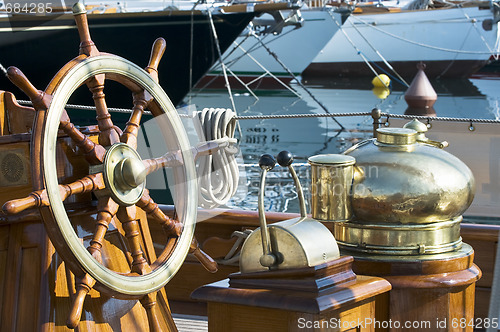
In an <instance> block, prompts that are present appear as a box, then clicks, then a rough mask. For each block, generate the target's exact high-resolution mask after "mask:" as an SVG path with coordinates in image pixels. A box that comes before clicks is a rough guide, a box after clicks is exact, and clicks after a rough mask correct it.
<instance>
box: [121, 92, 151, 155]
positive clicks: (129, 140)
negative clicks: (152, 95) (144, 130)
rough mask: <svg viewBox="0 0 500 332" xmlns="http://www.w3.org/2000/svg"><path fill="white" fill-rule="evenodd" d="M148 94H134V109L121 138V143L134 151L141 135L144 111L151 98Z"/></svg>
mask: <svg viewBox="0 0 500 332" xmlns="http://www.w3.org/2000/svg"><path fill="white" fill-rule="evenodd" d="M146 94H147V93H146V92H143V93H136V94H134V107H133V109H132V114H131V115H130V119H129V120H128V122H127V124H126V125H125V130H124V131H123V134H122V135H121V137H120V141H121V142H122V143H126V144H128V145H130V146H131V147H133V148H134V149H136V148H137V135H138V133H139V126H140V124H141V119H142V115H143V113H144V109H145V108H146V106H147V104H148V103H149V101H148V99H149V98H148V96H146Z"/></svg>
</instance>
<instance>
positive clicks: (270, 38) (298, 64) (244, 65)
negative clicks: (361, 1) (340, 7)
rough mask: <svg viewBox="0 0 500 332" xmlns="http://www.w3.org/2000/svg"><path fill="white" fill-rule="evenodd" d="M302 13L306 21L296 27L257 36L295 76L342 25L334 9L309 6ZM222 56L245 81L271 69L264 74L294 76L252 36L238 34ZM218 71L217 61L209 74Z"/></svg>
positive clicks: (281, 76) (289, 77)
mask: <svg viewBox="0 0 500 332" xmlns="http://www.w3.org/2000/svg"><path fill="white" fill-rule="evenodd" d="M302 17H303V18H304V21H305V22H304V26H303V27H301V28H299V29H295V28H294V27H292V26H287V27H284V28H283V32H281V33H280V34H277V35H272V34H266V35H264V36H261V37H260V38H261V40H262V41H263V42H264V43H265V45H266V46H267V47H268V48H269V49H270V50H271V51H272V52H273V53H275V54H276V56H277V57H278V59H279V61H280V62H281V63H282V64H283V65H285V67H286V68H287V69H288V70H289V71H290V72H291V73H292V74H293V75H295V76H298V75H300V73H301V72H302V71H303V70H304V69H305V68H306V67H307V66H308V65H309V64H310V63H311V61H312V60H313V59H314V57H315V56H316V55H317V54H318V53H319V51H320V50H321V49H322V48H323V47H324V46H325V45H326V43H327V42H328V41H329V40H330V39H331V38H332V37H333V35H334V34H335V33H336V32H337V31H338V30H339V27H340V26H341V25H342V18H341V15H340V14H339V13H336V12H333V11H330V12H329V11H326V10H320V9H310V10H305V11H302ZM237 45H239V47H238V46H237ZM246 52H248V53H249V55H247V54H246ZM223 59H224V64H225V65H226V67H227V68H229V69H230V71H231V72H232V73H234V74H235V75H236V76H238V77H239V78H240V79H242V80H244V81H245V82H249V81H250V80H252V79H255V78H258V77H260V76H261V75H263V74H265V73H266V71H269V73H270V74H269V73H268V74H267V75H266V77H267V78H271V77H272V76H276V77H280V78H285V79H287V78H288V79H291V78H292V77H293V76H292V75H291V74H290V73H289V72H288V70H286V69H285V68H284V67H283V65H282V64H280V62H278V61H277V60H276V58H275V57H274V56H273V55H272V54H270V53H269V52H268V50H266V49H265V48H264V47H263V46H262V45H261V43H260V41H259V40H258V39H257V38H255V37H253V36H248V37H247V36H240V37H238V38H237V39H236V41H235V43H233V48H229V49H228V50H227V51H226V52H225V53H224V56H223ZM221 75H222V69H221V65H220V63H217V64H216V65H215V66H214V67H213V68H212V70H211V72H210V76H211V77H212V78H213V77H214V76H221ZM228 75H230V76H231V74H230V72H228Z"/></svg>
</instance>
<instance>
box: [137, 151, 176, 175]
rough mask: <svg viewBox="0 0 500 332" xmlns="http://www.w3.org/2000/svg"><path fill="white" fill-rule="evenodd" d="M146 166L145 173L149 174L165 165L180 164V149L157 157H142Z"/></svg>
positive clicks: (173, 165)
mask: <svg viewBox="0 0 500 332" xmlns="http://www.w3.org/2000/svg"><path fill="white" fill-rule="evenodd" d="M142 163H143V164H144V166H145V167H146V174H147V175H149V174H151V173H153V172H156V171H158V170H160V169H162V168H165V167H175V166H182V165H183V161H182V155H181V152H180V151H173V152H167V153H165V154H164V155H163V156H161V157H158V158H151V159H144V160H143V161H142Z"/></svg>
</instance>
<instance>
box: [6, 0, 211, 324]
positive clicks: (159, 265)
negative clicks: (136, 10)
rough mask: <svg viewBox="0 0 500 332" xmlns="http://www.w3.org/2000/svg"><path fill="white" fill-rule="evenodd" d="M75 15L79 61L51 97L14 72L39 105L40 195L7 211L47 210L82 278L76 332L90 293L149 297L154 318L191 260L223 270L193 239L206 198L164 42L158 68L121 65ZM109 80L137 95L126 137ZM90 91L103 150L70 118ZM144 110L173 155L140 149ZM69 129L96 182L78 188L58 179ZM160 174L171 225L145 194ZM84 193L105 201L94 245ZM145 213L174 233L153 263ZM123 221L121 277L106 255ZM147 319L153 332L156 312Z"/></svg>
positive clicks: (36, 167)
mask: <svg viewBox="0 0 500 332" xmlns="http://www.w3.org/2000/svg"><path fill="white" fill-rule="evenodd" d="M73 12H74V14H75V19H76V22H77V26H78V28H79V34H80V39H81V44H80V56H78V57H77V58H75V59H73V60H72V61H70V62H68V63H67V64H66V65H65V66H64V67H63V68H62V69H61V70H60V71H59V72H58V73H57V74H56V75H55V77H54V78H53V80H52V81H51V82H50V83H49V85H48V87H47V88H46V89H45V91H39V90H37V89H36V88H35V87H34V86H33V85H32V84H31V83H30V82H29V81H28V79H27V78H26V77H25V76H24V75H23V74H22V73H21V72H20V71H19V70H18V69H17V68H14V67H11V68H9V70H8V74H9V78H10V79H11V80H12V81H13V82H14V83H15V84H16V85H17V86H18V87H20V88H21V89H22V90H23V91H24V92H25V93H26V94H27V95H28V96H29V97H30V99H31V100H32V102H33V106H34V108H35V110H36V112H37V114H36V117H35V124H34V127H33V132H32V142H31V150H32V152H31V158H32V182H33V186H34V189H35V191H34V192H32V193H31V194H30V195H29V196H28V197H26V198H22V199H17V200H12V201H9V202H7V203H6V204H5V205H4V211H6V212H7V213H11V214H13V213H19V212H21V211H23V210H25V209H27V208H32V207H38V208H39V210H40V213H41V216H42V219H43V221H44V223H45V226H46V229H47V233H48V235H49V237H50V239H51V241H52V243H53V244H54V247H55V248H56V250H57V252H58V253H59V254H60V255H61V256H62V258H63V259H64V261H65V263H66V264H67V265H68V266H69V268H70V270H71V271H72V272H73V274H74V275H75V277H76V280H77V281H76V284H77V285H76V291H77V293H76V296H75V299H74V303H73V308H72V311H71V314H70V317H69V319H68V326H69V327H73V328H74V327H75V326H76V325H77V324H78V322H79V319H80V315H81V311H82V306H83V301H84V299H85V296H86V294H87V293H88V292H89V290H90V289H91V288H96V289H98V290H99V291H102V292H105V293H107V294H109V295H111V296H113V297H117V298H123V299H141V303H143V305H144V307H145V308H146V310H149V309H150V308H149V307H151V306H152V305H151V304H152V303H153V305H154V302H155V299H154V296H155V294H156V291H158V290H159V289H160V288H162V287H163V286H165V284H166V283H167V282H168V281H169V280H170V279H171V278H172V277H173V275H174V274H175V273H176V272H177V270H178V269H179V268H180V266H181V264H182V263H183V261H184V259H185V257H186V255H187V254H188V252H192V253H194V254H195V256H196V257H197V258H199V259H200V261H201V262H202V264H204V265H205V267H207V268H208V269H209V270H212V271H213V270H216V265H215V263H214V262H213V260H211V259H210V258H209V257H208V256H206V255H204V253H203V252H201V251H200V250H199V248H198V247H197V242H196V240H195V239H194V238H193V234H194V223H195V220H196V210H197V196H198V187H197V180H196V174H195V165H194V159H193V155H192V152H191V148H190V144H189V141H188V137H187V134H186V131H185V129H184V126H183V124H182V122H181V120H180V118H179V115H178V114H177V111H176V109H175V107H174V106H173V105H172V103H171V101H170V99H169V97H168V96H167V94H166V93H165V92H164V91H163V89H162V88H161V87H160V85H159V84H158V76H157V66H158V63H159V61H160V58H161V56H162V54H163V51H164V49H165V41H164V40H163V39H158V40H157V41H156V42H155V45H154V46H153V51H152V54H151V58H150V62H149V65H148V66H147V67H146V70H143V69H141V68H139V67H138V66H137V65H135V64H133V63H131V62H130V61H128V60H125V59H123V58H121V57H118V56H116V55H111V54H106V53H101V52H99V51H98V50H97V48H96V47H95V45H94V43H93V42H92V40H91V39H90V34H89V30H88V26H87V20H86V14H85V10H84V8H82V7H81V5H78V4H77V5H75V7H74V8H73ZM105 80H113V81H116V82H118V83H120V84H121V85H123V86H125V87H126V88H128V89H129V90H130V91H131V92H132V95H133V109H132V113H131V115H130V118H129V120H128V122H127V124H126V126H125V128H124V130H123V131H122V130H121V129H120V128H118V127H117V126H115V125H114V123H113V121H112V119H111V115H110V113H109V112H108V109H107V106H106V100H105V96H104V93H103V89H104V82H105ZM84 84H86V85H87V87H88V88H89V89H90V91H91V92H92V95H93V99H94V103H95V108H96V112H97V117H96V119H97V129H98V140H97V142H96V139H95V138H94V137H91V135H87V134H85V133H84V132H83V131H81V130H80V129H79V128H77V127H75V126H74V125H73V124H72V123H71V121H70V118H69V116H68V114H67V112H66V111H65V107H66V104H67V102H68V100H69V98H70V96H71V95H72V94H73V93H74V92H75V90H76V89H77V88H78V87H80V86H82V85H84ZM145 109H148V110H149V111H150V112H151V114H152V115H153V119H154V120H155V122H156V124H157V126H158V128H160V129H161V134H160V135H159V136H161V138H163V141H164V142H165V146H166V152H165V153H164V154H163V155H161V156H158V157H156V158H149V159H146V158H145V159H144V160H143V159H141V156H140V155H139V153H138V151H137V146H138V135H139V132H140V126H141V119H142V115H143V113H144V112H145ZM61 131H62V132H64V134H65V135H67V136H69V137H70V138H71V139H72V141H73V142H74V143H75V144H76V145H77V146H78V148H79V149H81V151H83V153H84V155H85V159H86V160H87V161H88V163H89V165H90V166H89V169H90V171H89V174H88V175H86V176H84V177H82V178H80V179H77V180H76V181H73V182H71V183H59V180H58V169H59V167H58V165H57V160H58V159H57V156H56V150H57V141H58V136H60V135H61ZM157 170H163V171H166V172H168V173H169V174H170V177H169V186H170V188H172V186H174V187H175V190H171V193H172V196H173V199H174V203H175V216H174V217H173V218H172V219H171V218H169V217H168V216H166V215H165V214H164V213H163V212H162V211H161V210H160V209H159V207H158V205H157V204H156V203H155V202H154V201H153V199H152V198H151V197H150V196H149V194H148V190H147V189H146V188H145V180H146V175H148V174H150V173H153V172H155V171H157ZM170 181H172V182H173V183H170ZM85 193H92V194H93V195H95V197H96V198H97V218H96V222H95V228H94V231H93V234H92V236H91V239H90V242H89V245H88V246H87V247H85V246H84V241H83V239H82V238H80V237H79V236H78V235H77V232H75V226H74V225H73V224H72V222H71V220H70V218H69V217H68V214H69V212H68V211H67V207H66V205H65V204H64V203H63V202H64V201H65V200H66V199H67V198H68V197H70V196H73V195H78V194H85ZM137 207H139V208H141V209H142V210H144V211H145V212H146V213H147V214H148V215H149V217H150V218H149V219H154V220H156V221H158V222H159V223H160V224H161V225H162V227H163V229H164V230H165V231H166V232H167V233H168V236H169V237H168V241H167V243H166V245H165V247H164V249H163V251H162V253H161V254H160V255H159V256H158V257H157V259H156V260H155V261H151V262H148V259H147V257H145V256H146V255H145V254H144V252H143V243H142V242H141V241H142V240H141V235H144V234H141V225H140V221H139V217H138V213H139V211H138V210H137ZM118 221H119V223H120V227H121V228H122V229H123V233H124V236H125V238H127V239H128V241H127V243H128V248H129V253H128V255H129V259H130V260H131V262H130V270H129V271H115V270H113V269H112V267H110V264H108V262H106V261H104V259H103V257H104V256H103V255H102V253H101V251H102V250H101V249H102V247H103V241H104V236H105V235H106V232H107V231H108V228H109V227H110V225H112V224H113V223H116V222H118ZM111 265H112V264H111ZM148 317H149V318H150V325H151V323H152V322H151V317H150V313H149V312H148ZM153 320H154V318H153Z"/></svg>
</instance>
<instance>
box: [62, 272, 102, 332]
mask: <svg viewBox="0 0 500 332" xmlns="http://www.w3.org/2000/svg"><path fill="white" fill-rule="evenodd" d="M94 285H95V280H94V279H93V278H92V277H91V276H90V275H89V274H85V275H84V277H83V278H78V279H76V280H75V286H76V287H75V288H76V293H75V294H74V295H73V300H72V303H71V308H70V312H69V315H68V319H67V321H66V326H67V327H69V328H70V329H74V328H76V326H77V325H78V323H80V318H81V317H82V310H83V304H84V302H85V297H86V296H87V294H88V293H89V292H90V290H91V289H92V287H94Z"/></svg>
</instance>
